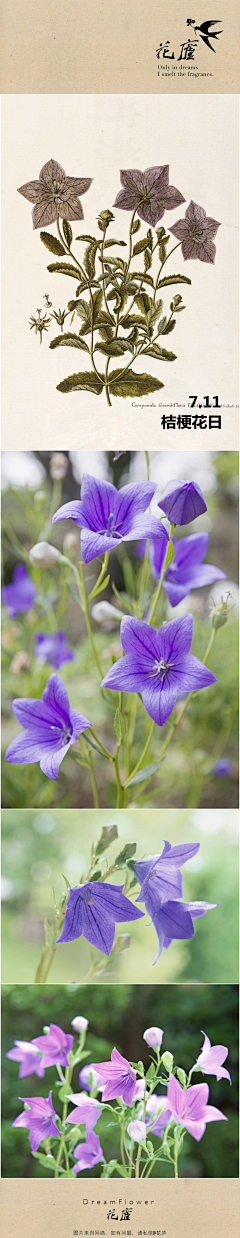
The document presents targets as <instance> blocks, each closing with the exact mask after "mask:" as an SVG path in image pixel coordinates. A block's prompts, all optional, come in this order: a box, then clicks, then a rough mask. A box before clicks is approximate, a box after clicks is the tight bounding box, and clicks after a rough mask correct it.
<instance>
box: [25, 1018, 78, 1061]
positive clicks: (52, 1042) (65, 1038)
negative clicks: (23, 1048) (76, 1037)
mask: <svg viewBox="0 0 240 1238" xmlns="http://www.w3.org/2000/svg"><path fill="white" fill-rule="evenodd" d="M32 1044H33V1045H36V1049H39V1050H40V1053H42V1054H43V1057H42V1062H43V1066H44V1067H45V1070H46V1069H47V1066H56V1065H57V1064H58V1065H59V1066H69V1053H70V1052H71V1049H72V1047H73V1036H71V1035H67V1034H66V1032H63V1030H62V1028H61V1027H58V1026H57V1024H56V1023H50V1028H49V1032H48V1034H47V1036H35V1038H34V1040H32Z"/></svg>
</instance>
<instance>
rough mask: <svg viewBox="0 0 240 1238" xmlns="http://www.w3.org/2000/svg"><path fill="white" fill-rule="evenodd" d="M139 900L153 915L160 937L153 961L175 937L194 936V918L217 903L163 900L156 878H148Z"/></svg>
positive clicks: (156, 960)
mask: <svg viewBox="0 0 240 1238" xmlns="http://www.w3.org/2000/svg"><path fill="white" fill-rule="evenodd" d="M137 902H140V903H141V902H144V903H145V907H146V911H148V913H149V915H150V916H151V920H152V923H153V924H154V928H155V929H156V933H157V937H158V949H157V954H156V956H155V959H154V960H153V963H157V962H158V959H159V958H160V954H161V953H162V950H163V948H164V949H165V950H168V947H169V946H171V943H172V941H173V940H174V939H176V940H178V941H179V940H180V941H187V940H189V938H191V937H194V925H193V920H196V919H198V918H199V917H200V916H205V914H206V912H207V911H213V910H214V909H215V907H217V906H218V904H217V903H205V902H196V903H180V902H179V901H178V900H177V899H167V901H166V902H162V900H161V894H160V893H159V889H158V886H157V882H156V880H155V879H154V880H151V877H150V880H148V879H146V881H145V882H144V885H142V889H141V891H140V894H139V895H138V898H137Z"/></svg>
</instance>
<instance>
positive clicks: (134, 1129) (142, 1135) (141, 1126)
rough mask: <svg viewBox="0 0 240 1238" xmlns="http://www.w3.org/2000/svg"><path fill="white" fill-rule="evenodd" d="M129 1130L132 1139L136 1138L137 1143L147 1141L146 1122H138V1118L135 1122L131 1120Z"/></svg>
mask: <svg viewBox="0 0 240 1238" xmlns="http://www.w3.org/2000/svg"><path fill="white" fill-rule="evenodd" d="M127 1132H128V1135H130V1139H134V1140H135V1143H145V1139H146V1133H147V1132H146V1126H145V1122H138V1121H137V1119H136V1121H135V1122H129V1126H128V1128H127Z"/></svg>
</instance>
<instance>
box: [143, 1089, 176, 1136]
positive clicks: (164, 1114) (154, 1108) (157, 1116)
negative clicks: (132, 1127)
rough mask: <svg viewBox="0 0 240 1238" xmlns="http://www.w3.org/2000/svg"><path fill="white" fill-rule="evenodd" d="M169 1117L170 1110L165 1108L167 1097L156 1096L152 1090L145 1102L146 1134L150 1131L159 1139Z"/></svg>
mask: <svg viewBox="0 0 240 1238" xmlns="http://www.w3.org/2000/svg"><path fill="white" fill-rule="evenodd" d="M141 1112H142V1111H141ZM170 1118H171V1110H170V1109H168V1108H167V1097H163V1096H157V1094H156V1092H152V1095H151V1096H149V1099H148V1101H147V1104H146V1116H145V1122H146V1126H147V1133H148V1135H150V1133H151V1132H152V1134H153V1135H158V1137H159V1139H161V1138H162V1133H163V1127H164V1126H167V1122H170Z"/></svg>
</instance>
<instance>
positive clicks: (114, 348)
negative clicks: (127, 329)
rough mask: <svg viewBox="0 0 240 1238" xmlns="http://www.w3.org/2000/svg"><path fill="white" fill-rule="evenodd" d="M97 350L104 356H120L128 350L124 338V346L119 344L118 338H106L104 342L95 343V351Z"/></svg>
mask: <svg viewBox="0 0 240 1238" xmlns="http://www.w3.org/2000/svg"><path fill="white" fill-rule="evenodd" d="M97 350H98V352H103V353H104V354H105V356H106V357H122V356H123V353H124V352H125V351H127V352H128V345H127V343H126V342H125V340H124V348H123V347H122V344H120V340H108V341H107V342H106V343H105V344H96V349H95V351H97ZM131 351H132V350H131Z"/></svg>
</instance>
